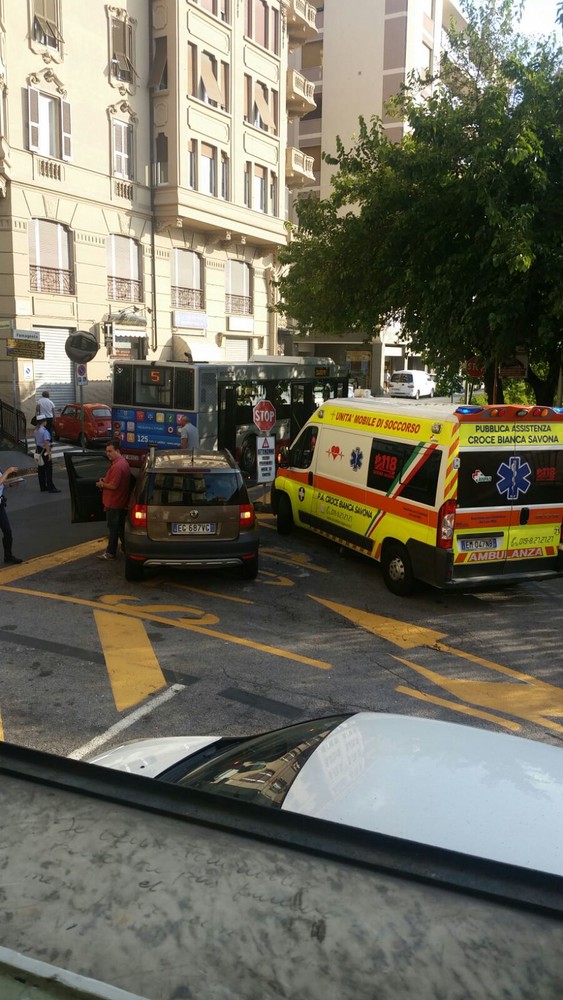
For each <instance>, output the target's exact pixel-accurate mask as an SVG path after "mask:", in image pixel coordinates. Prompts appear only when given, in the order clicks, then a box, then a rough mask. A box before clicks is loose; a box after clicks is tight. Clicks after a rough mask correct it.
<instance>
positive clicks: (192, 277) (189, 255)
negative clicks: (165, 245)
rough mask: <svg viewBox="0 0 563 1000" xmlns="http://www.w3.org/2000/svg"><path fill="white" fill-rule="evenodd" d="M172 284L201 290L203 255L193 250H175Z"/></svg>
mask: <svg viewBox="0 0 563 1000" xmlns="http://www.w3.org/2000/svg"><path fill="white" fill-rule="evenodd" d="M172 284H173V285H175V286H176V287H177V288H190V289H194V288H195V289H197V290H198V291H201V257H200V256H199V254H197V253H194V251H193V250H174V252H173V255H172Z"/></svg>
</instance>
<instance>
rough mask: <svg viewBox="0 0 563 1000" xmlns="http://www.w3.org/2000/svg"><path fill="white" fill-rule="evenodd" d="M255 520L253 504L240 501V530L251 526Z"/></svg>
mask: <svg viewBox="0 0 563 1000" xmlns="http://www.w3.org/2000/svg"><path fill="white" fill-rule="evenodd" d="M255 521H256V516H255V514H254V504H251V503H242V504H241V505H240V508H239V527H240V529H241V531H243V530H244V529H248V528H253V527H254V523H255Z"/></svg>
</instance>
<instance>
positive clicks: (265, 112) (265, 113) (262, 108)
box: [254, 83, 276, 131]
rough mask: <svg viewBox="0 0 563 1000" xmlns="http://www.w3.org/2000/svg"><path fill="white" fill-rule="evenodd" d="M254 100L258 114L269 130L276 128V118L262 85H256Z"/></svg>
mask: <svg viewBox="0 0 563 1000" xmlns="http://www.w3.org/2000/svg"><path fill="white" fill-rule="evenodd" d="M254 100H255V101H256V107H257V108H258V113H259V115H260V118H261V119H262V121H263V122H264V125H266V127H267V128H271V129H274V131H275V128H276V122H275V120H274V116H273V114H272V112H271V110H270V105H269V104H268V100H267V98H266V94H265V93H264V87H263V85H262V84H261V83H256V85H255V87H254Z"/></svg>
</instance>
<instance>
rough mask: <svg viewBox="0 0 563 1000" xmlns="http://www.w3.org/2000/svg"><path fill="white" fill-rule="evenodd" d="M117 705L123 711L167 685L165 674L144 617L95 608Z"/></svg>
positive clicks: (95, 617)
mask: <svg viewBox="0 0 563 1000" xmlns="http://www.w3.org/2000/svg"><path fill="white" fill-rule="evenodd" d="M94 620H95V622H96V628H97V629H98V635H99V637H100V642H101V644H102V650H103V654H104V658H105V661H106V667H107V672H108V675H109V679H110V684H111V689H112V691H113V698H114V701H115V707H116V708H117V711H118V712H122V711H123V710H124V709H126V708H131V706H132V705H137V704H138V703H139V702H140V701H145V699H146V698H148V697H149V695H151V694H154V693H155V692H156V691H160V690H161V688H163V687H166V680H165V679H164V674H163V673H162V670H161V669H160V664H159V662H158V660H157V658H156V656H155V655H154V650H153V648H152V646H151V643H150V641H149V637H148V635H147V633H146V631H145V626H144V625H143V623H142V622H141V621H137V620H136V619H134V618H124V617H120V618H117V617H116V616H115V615H114V614H112V613H111V612H109V611H94Z"/></svg>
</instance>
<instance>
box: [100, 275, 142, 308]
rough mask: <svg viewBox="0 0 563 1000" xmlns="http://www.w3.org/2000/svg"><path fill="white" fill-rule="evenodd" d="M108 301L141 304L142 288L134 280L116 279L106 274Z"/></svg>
mask: <svg viewBox="0 0 563 1000" xmlns="http://www.w3.org/2000/svg"><path fill="white" fill-rule="evenodd" d="M108 299H112V300H113V301H115V302H142V301H143V286H142V285H141V282H140V281H136V280H135V279H134V278H118V277H116V276H115V275H111V274H108Z"/></svg>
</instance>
